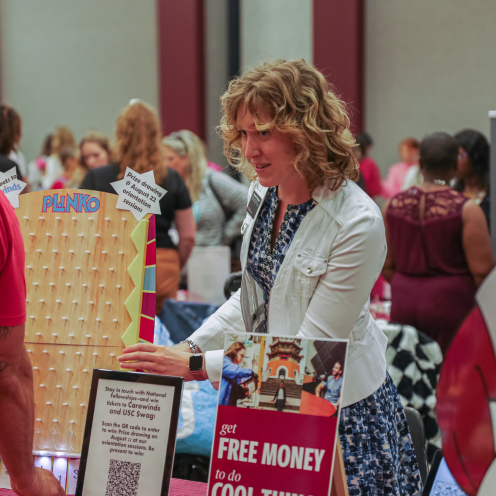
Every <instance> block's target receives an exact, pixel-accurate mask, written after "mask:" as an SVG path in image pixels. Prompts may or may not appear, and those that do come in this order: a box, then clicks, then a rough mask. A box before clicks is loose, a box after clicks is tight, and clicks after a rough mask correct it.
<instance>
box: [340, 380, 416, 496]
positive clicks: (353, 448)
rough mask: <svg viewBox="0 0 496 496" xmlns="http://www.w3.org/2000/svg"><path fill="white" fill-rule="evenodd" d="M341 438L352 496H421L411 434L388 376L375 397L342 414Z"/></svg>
mask: <svg viewBox="0 0 496 496" xmlns="http://www.w3.org/2000/svg"><path fill="white" fill-rule="evenodd" d="M339 437H340V439H341V446H342V448H343V459H344V466H345V471H346V477H347V480H348V489H349V492H350V496H379V495H381V496H382V495H392V496H415V495H420V494H422V479H421V477H420V472H419V469H418V465H417V460H416V458H415V453H414V451H413V443H412V438H411V436H410V429H409V428H408V423H407V420H406V416H405V411H404V410H403V405H402V404H401V401H400V397H399V395H398V391H397V390H396V386H395V385H394V383H393V381H392V379H391V377H390V376H389V374H387V377H386V380H385V381H384V384H383V385H382V386H381V387H380V388H379V389H378V390H377V391H376V392H375V393H372V394H371V395H370V396H369V397H368V398H365V399H364V400H361V401H359V402H358V403H354V404H353V405H350V406H348V407H346V408H342V409H341V419H340V422H339Z"/></svg>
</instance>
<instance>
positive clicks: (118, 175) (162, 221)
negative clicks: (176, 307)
mask: <svg viewBox="0 0 496 496" xmlns="http://www.w3.org/2000/svg"><path fill="white" fill-rule="evenodd" d="M115 136H116V146H115V153H114V159H115V160H116V162H117V163H113V164H110V165H107V166H105V167H98V168H96V169H92V170H90V171H89V172H88V174H87V175H86V177H85V178H84V181H83V182H82V184H81V189H89V190H96V191H104V192H106V193H114V194H115V190H114V188H113V187H112V186H111V184H110V183H113V182H115V181H118V180H119V179H122V178H123V177H124V173H125V171H126V168H127V167H129V168H130V169H132V170H134V171H135V172H138V173H140V174H144V173H145V172H149V171H153V174H154V176H155V182H156V183H157V184H159V185H160V186H162V188H164V189H165V190H166V191H167V194H165V195H164V196H163V197H162V199H161V200H160V211H161V213H160V215H156V216H155V227H156V231H157V286H156V290H157V294H156V296H157V300H156V306H155V312H156V313H157V314H159V313H160V310H161V309H162V305H163V303H164V300H165V299H166V298H175V297H176V294H177V290H178V288H179V277H180V271H181V267H183V265H184V264H185V263H186V261H187V260H188V258H189V255H190V253H191V251H192V250H193V246H194V245H195V232H196V227H195V221H194V218H193V212H192V208H191V200H190V197H189V193H188V190H187V188H186V185H185V184H184V181H183V180H182V179H181V177H180V176H179V174H178V173H177V172H176V171H175V170H173V169H167V168H166V167H164V165H163V162H162V153H161V144H160V138H161V131H160V123H159V120H158V117H157V114H156V112H155V110H154V109H153V107H151V106H150V105H148V104H146V103H145V102H141V101H139V100H131V102H130V103H129V105H128V106H127V107H125V108H124V110H123V111H122V112H121V114H120V115H119V117H118V118H117V122H116V131H115ZM172 222H174V223H175V225H176V228H177V231H178V233H179V244H178V245H177V247H176V246H175V245H174V243H173V242H172V239H171V238H170V236H169V229H170V228H171V224H172Z"/></svg>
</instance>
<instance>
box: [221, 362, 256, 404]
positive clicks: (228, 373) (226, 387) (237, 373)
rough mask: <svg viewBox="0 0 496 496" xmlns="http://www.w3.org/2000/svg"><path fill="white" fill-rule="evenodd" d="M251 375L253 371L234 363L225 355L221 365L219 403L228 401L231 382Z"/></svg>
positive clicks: (234, 382)
mask: <svg viewBox="0 0 496 496" xmlns="http://www.w3.org/2000/svg"><path fill="white" fill-rule="evenodd" d="M252 375H253V371H251V370H250V369H245V368H243V367H240V366H239V365H235V364H234V363H232V360H231V359H230V358H229V357H227V356H225V357H224V363H223V366H222V381H221V385H220V400H219V405H227V404H228V403H229V398H230V396H231V391H232V387H233V384H239V381H240V379H244V378H248V377H251V376H252Z"/></svg>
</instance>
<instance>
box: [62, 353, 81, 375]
mask: <svg viewBox="0 0 496 496" xmlns="http://www.w3.org/2000/svg"><path fill="white" fill-rule="evenodd" d="M80 354H81V353H80ZM76 355H77V353H76ZM65 371H66V372H70V371H71V369H65Z"/></svg>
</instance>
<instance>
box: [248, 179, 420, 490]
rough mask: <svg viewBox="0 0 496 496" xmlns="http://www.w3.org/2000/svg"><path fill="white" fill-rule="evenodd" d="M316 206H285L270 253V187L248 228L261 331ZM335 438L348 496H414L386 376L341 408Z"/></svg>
mask: <svg viewBox="0 0 496 496" xmlns="http://www.w3.org/2000/svg"><path fill="white" fill-rule="evenodd" d="M315 205H317V203H316V202H315V200H313V199H311V200H309V201H307V202H305V203H302V204H301V205H288V208H287V210H286V213H285V215H284V219H283V221H282V224H281V229H280V231H279V234H278V235H277V238H276V241H275V243H274V249H271V246H270V241H271V234H272V227H273V225H274V219H275V216H276V213H277V208H278V206H279V198H278V197H277V189H276V188H270V189H269V191H268V192H267V196H266V197H265V200H264V203H263V205H262V208H261V209H260V214H259V216H258V218H257V220H256V222H255V226H254V227H253V232H252V235H251V239H250V246H249V251H248V262H247V266H246V270H247V271H248V272H249V274H250V275H251V276H252V277H253V279H254V280H255V281H256V282H257V284H258V285H259V286H260V288H261V289H262V291H263V295H264V302H265V332H267V322H268V311H269V298H270V292H271V290H272V286H273V285H274V282H275V279H276V276H277V273H278V271H279V268H280V267H281V265H282V263H283V261H284V258H285V256H286V253H287V251H288V248H289V246H290V245H291V241H292V240H293V238H294V235H295V233H296V231H297V230H298V228H299V227H300V224H301V221H302V220H303V218H304V217H305V215H306V214H308V212H310V211H311V210H312V209H313V208H314V207H315ZM339 437H340V440H341V446H342V448H343V458H344V463H345V470H346V476H347V480H348V489H349V493H350V496H379V495H392V496H415V495H420V494H421V492H422V480H421V478H420V472H419V470H418V465H417V460H416V458H415V453H414V451H413V444H412V439H411V436H410V430H409V428H408V423H407V420H406V416H405V411H404V410H403V406H402V405H401V401H400V397H399V395H398V392H397V390H396V387H395V385H394V384H393V381H392V380H391V377H390V376H389V374H387V377H386V380H385V381H384V383H383V385H382V386H381V387H380V388H379V389H378V390H377V391H375V392H374V393H372V394H371V395H370V396H368V397H367V398H365V399H363V400H361V401H359V402H357V403H354V404H352V405H349V406H347V407H346V408H342V409H341V418H340V421H339Z"/></svg>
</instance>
